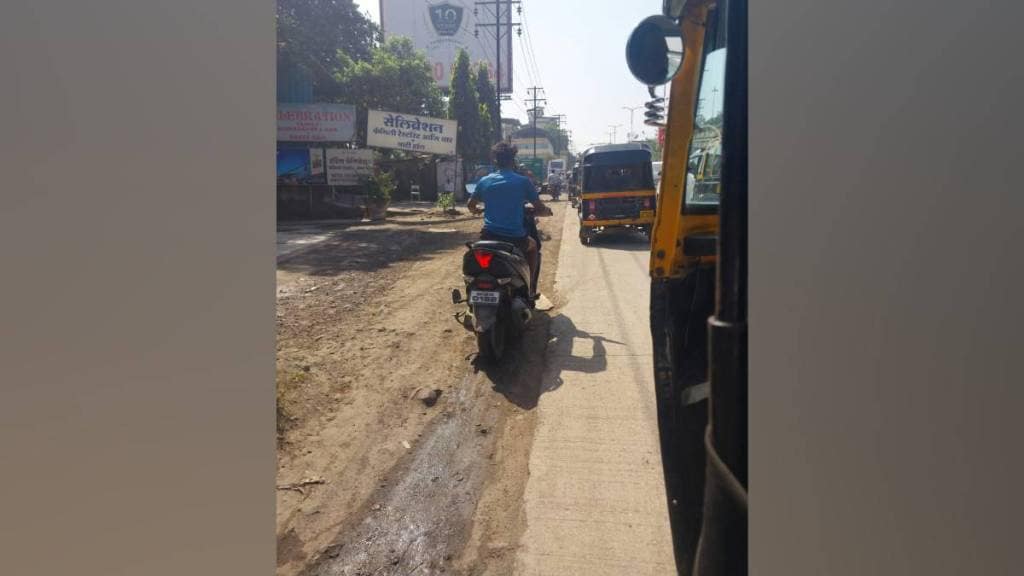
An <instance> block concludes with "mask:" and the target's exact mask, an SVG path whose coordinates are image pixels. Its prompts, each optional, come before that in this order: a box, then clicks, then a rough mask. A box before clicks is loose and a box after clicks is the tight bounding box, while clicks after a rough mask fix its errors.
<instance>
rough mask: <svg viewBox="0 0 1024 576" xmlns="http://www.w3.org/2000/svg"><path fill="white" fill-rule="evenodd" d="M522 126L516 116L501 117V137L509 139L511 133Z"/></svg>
mask: <svg viewBox="0 0 1024 576" xmlns="http://www.w3.org/2000/svg"><path fill="white" fill-rule="evenodd" d="M522 127H523V123H522V122H520V121H519V120H518V119H516V118H502V119H501V139H502V140H506V141H507V140H509V139H510V138H512V134H513V133H514V132H516V131H517V130H519V129H520V128H522Z"/></svg>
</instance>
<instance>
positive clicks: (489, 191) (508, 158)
mask: <svg viewBox="0 0 1024 576" xmlns="http://www.w3.org/2000/svg"><path fill="white" fill-rule="evenodd" d="M517 152H518V150H517V149H516V147H515V146H512V145H511V144H508V143H507V142H498V143H497V144H495V145H494V146H493V147H492V148H491V155H492V156H493V159H494V163H495V164H496V165H497V166H498V170H497V171H496V172H492V173H491V174H488V175H487V176H484V177H483V178H481V179H480V182H479V183H478V184H477V185H476V189H474V190H473V194H472V195H471V196H470V199H469V203H468V204H467V208H469V211H470V212H472V213H473V214H481V213H483V215H484V226H483V229H482V230H481V231H480V238H481V239H482V240H498V241H501V242H508V243H510V244H512V245H513V246H515V247H517V248H519V250H521V251H522V252H523V254H525V255H526V261H527V263H529V265H530V273H531V275H532V276H533V278H535V279H536V278H537V277H538V274H537V272H538V258H537V253H538V252H537V251H538V244H537V241H536V240H535V239H534V238H533V237H532V235H531V234H530V232H531V230H530V229H528V228H527V225H528V222H527V212H526V208H525V205H526V204H527V203H529V204H532V205H533V207H534V212H535V213H536V214H538V215H545V216H549V215H551V209H550V208H548V207H547V206H545V205H544V203H543V202H541V200H540V196H539V195H538V194H537V189H536V188H534V186H533V183H531V182H530V180H529V179H528V178H525V177H523V176H521V175H519V174H518V173H516V171H515V166H516V153H517ZM480 202H483V205H484V207H483V209H481V208H480V206H479V203H480ZM533 289H534V293H535V294H536V283H534V287H533Z"/></svg>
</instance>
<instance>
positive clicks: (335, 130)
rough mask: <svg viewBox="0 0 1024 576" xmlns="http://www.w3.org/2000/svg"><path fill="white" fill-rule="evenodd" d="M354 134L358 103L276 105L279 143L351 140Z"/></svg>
mask: <svg viewBox="0 0 1024 576" xmlns="http://www.w3.org/2000/svg"><path fill="white" fill-rule="evenodd" d="M355 133H356V108H355V106H351V105H349V104H278V105H277V139H278V141H280V142H349V141H351V140H352V139H353V138H354V137H355Z"/></svg>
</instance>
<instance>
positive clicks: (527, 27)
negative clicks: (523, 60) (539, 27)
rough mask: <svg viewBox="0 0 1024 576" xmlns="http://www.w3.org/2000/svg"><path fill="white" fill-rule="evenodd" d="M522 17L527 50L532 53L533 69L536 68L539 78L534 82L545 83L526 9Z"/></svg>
mask: <svg viewBox="0 0 1024 576" xmlns="http://www.w3.org/2000/svg"><path fill="white" fill-rule="evenodd" d="M522 19H523V24H522V27H523V28H524V30H525V33H526V34H525V35H526V47H527V50H528V51H529V55H530V64H532V65H533V69H534V72H535V79H536V80H537V81H536V82H534V84H543V83H544V82H543V77H542V76H541V73H540V66H539V65H538V64H537V56H536V54H537V52H536V50H534V48H533V35H532V34H530V24H529V22H528V21H527V14H526V12H525V11H524V12H523V14H522Z"/></svg>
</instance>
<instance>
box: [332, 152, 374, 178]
mask: <svg viewBox="0 0 1024 576" xmlns="http://www.w3.org/2000/svg"><path fill="white" fill-rule="evenodd" d="M370 176H373V150H347V149H344V148H328V149H327V184H328V185H329V186H355V185H356V184H359V181H360V180H361V179H362V178H369V177H370Z"/></svg>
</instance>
